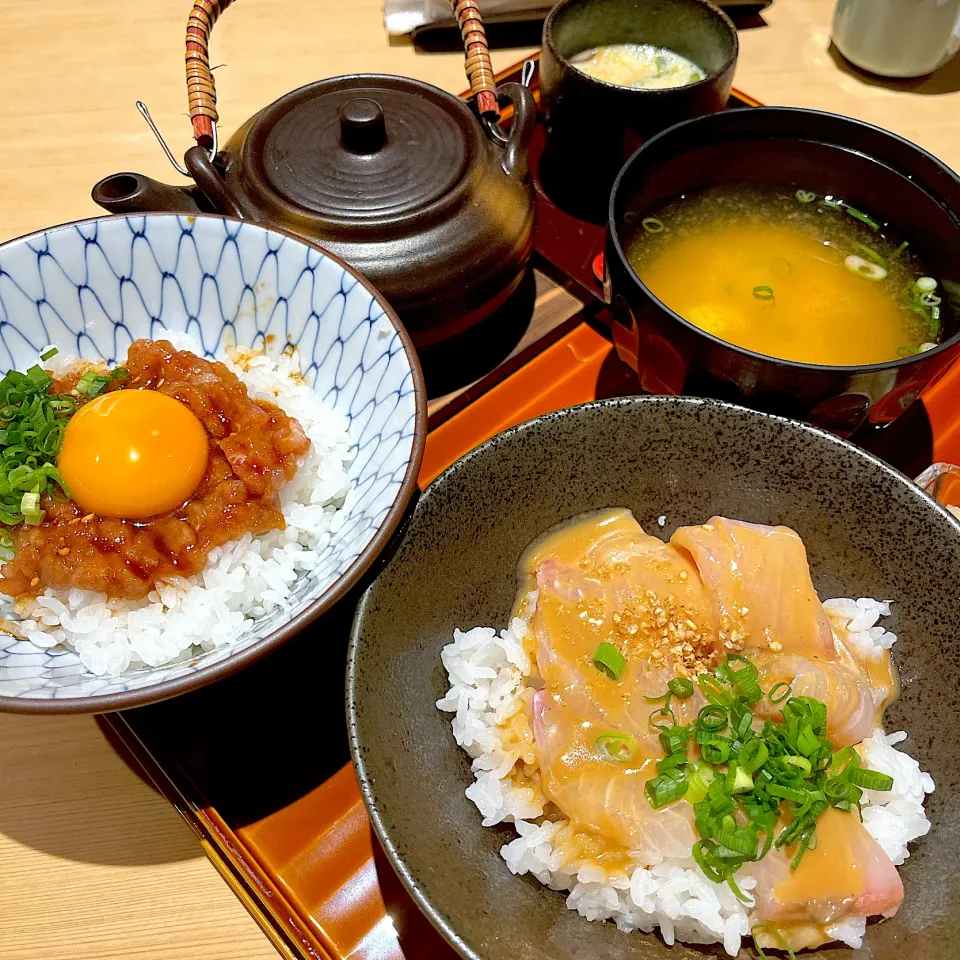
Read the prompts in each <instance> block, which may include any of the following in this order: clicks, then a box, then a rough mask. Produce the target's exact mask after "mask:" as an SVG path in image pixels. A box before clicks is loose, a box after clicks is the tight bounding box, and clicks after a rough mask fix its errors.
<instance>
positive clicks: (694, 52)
mask: <svg viewBox="0 0 960 960" xmlns="http://www.w3.org/2000/svg"><path fill="white" fill-rule="evenodd" d="M545 37H546V38H547V41H548V42H549V43H550V44H551V45H552V47H553V49H554V50H555V52H556V53H557V54H558V55H559V56H560V57H562V58H563V59H565V60H569V58H570V57H573V56H576V54H578V53H581V52H582V51H584V50H588V49H590V48H592V47H599V46H601V45H604V44H608V43H651V44H653V45H654V46H658V47H667V48H668V49H669V50H672V51H673V52H674V53H679V54H680V55H681V56H684V57H686V58H687V59H688V60H692V61H693V62H694V63H695V64H697V66H698V67H700V68H701V69H702V70H703V71H704V72H705V73H706V74H707V76H708V77H709V76H710V75H711V74H714V75H715V74H718V73H720V72H721V71H722V70H724V69H725V68H726V67H728V66H729V65H730V61H731V59H732V58H733V57H735V56H736V53H737V35H736V30H734V29H733V28H732V25H731V24H730V21H729V20H727V18H726V17H724V16H723V15H722V14H721V13H719V11H718V10H717V9H716V8H715V7H713V6H711V5H710V4H707V3H704V2H702V0H569V2H566V3H561V4H560V5H558V6H557V8H556V9H555V10H554V12H553V13H552V14H551V15H550V18H549V20H548V22H547V24H546V25H545ZM598 82H602V81H598ZM701 82H703V81H701ZM634 92H636V93H638V94H640V95H641V96H642V95H643V94H648V95H649V94H650V93H662V90H661V91H651V90H643V89H638V90H635V91H634Z"/></svg>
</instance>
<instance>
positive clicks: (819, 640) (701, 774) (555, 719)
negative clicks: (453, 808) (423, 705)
mask: <svg viewBox="0 0 960 960" xmlns="http://www.w3.org/2000/svg"><path fill="white" fill-rule="evenodd" d="M890 613H891V607H890V603H889V602H887V601H884V600H874V599H871V598H859V599H848V598H839V599H833V600H827V601H825V602H823V603H821V602H820V600H819V598H818V597H817V595H816V592H815V590H814V587H813V584H812V582H811V580H810V574H809V570H808V567H807V561H806V555H805V551H804V548H803V544H802V541H801V540H800V538H799V537H798V536H797V535H796V534H795V533H794V532H793V531H791V530H787V529H786V528H784V527H760V526H757V525H752V524H743V523H740V522H738V521H728V520H724V519H723V518H713V519H712V520H710V521H708V522H707V523H706V524H703V525H700V526H696V527H687V528H681V529H680V530H678V531H677V533H675V534H674V536H673V538H672V539H671V540H670V542H669V543H666V544H665V543H663V542H662V541H660V540H659V539H658V538H656V537H650V536H648V535H647V534H646V533H644V532H643V531H642V530H641V529H640V527H639V525H638V524H637V523H636V521H635V520H634V519H633V517H632V515H630V513H629V512H628V511H625V510H609V511H601V512H597V513H594V514H589V515H585V516H584V517H582V518H576V519H575V520H573V521H571V522H570V524H569V525H567V526H566V527H564V528H561V529H559V530H554V531H551V532H549V533H548V534H545V535H544V537H542V538H540V539H539V540H538V541H536V542H535V543H534V544H533V545H531V547H530V548H529V549H528V550H527V552H526V554H525V556H524V558H523V560H522V562H521V584H520V591H519V594H518V599H517V602H516V604H515V609H514V612H513V616H512V618H511V620H510V622H509V624H508V625H507V627H506V629H503V630H499V631H498V630H497V629H495V628H494V627H490V626H476V627H473V628H472V629H468V630H456V631H455V633H454V637H453V641H452V642H451V643H450V644H448V645H447V646H446V647H444V649H443V651H442V661H443V665H444V667H445V669H446V672H447V675H448V678H449V684H450V686H449V690H448V691H447V693H446V695H445V696H444V697H443V698H442V699H441V700H439V701H438V703H437V706H438V707H439V708H440V709H441V710H443V711H447V712H449V713H452V714H453V718H452V727H453V735H454V737H455V739H456V742H457V743H458V744H459V746H460V747H462V748H463V749H464V750H465V751H466V752H467V754H469V756H470V757H471V758H473V762H472V771H473V782H472V783H471V784H470V785H469V787H467V789H466V796H467V797H468V798H469V799H470V800H471V801H472V802H473V803H474V805H475V806H476V807H477V809H478V811H479V813H480V815H481V818H482V820H481V822H482V824H483V826H485V827H490V826H493V825H495V824H499V823H511V824H513V827H514V829H515V830H516V833H517V836H516V838H515V839H514V840H512V841H510V842H509V843H506V844H505V845H504V846H503V847H502V849H501V855H502V856H503V859H504V861H505V862H506V866H507V868H508V869H509V870H510V871H511V872H512V873H514V874H518V875H522V874H530V875H531V876H534V877H536V878H537V879H538V880H539V881H540V882H541V883H543V884H545V885H546V886H548V887H550V888H551V889H552V890H556V891H565V892H566V903H567V906H568V907H569V908H570V909H571V910H575V911H577V912H578V913H580V914H581V916H583V917H584V918H585V919H587V920H611V921H613V922H614V923H616V925H617V927H618V928H619V929H620V930H622V931H623V932H625V933H629V932H632V931H642V932H645V933H650V932H652V931H654V930H655V929H658V930H659V933H660V935H661V936H662V937H663V939H664V940H665V942H666V943H668V944H672V943H674V942H675V941H676V940H681V941H685V942H688V943H720V944H722V945H723V948H724V949H725V951H726V952H727V953H728V954H729V955H731V956H735V955H736V954H737V952H738V950H739V949H740V945H741V941H742V940H743V938H745V937H750V936H751V935H752V936H753V937H754V939H755V941H756V942H757V944H758V946H760V947H761V948H763V949H769V948H773V949H792V950H800V949H804V948H814V947H817V946H820V945H822V944H824V943H827V942H830V941H841V942H843V943H846V944H847V945H849V946H851V947H853V948H858V947H860V946H861V945H862V942H863V936H864V932H865V929H866V924H867V920H868V918H869V917H871V916H876V915H881V916H892V915H893V914H894V913H896V911H897V909H898V907H899V906H900V903H901V901H902V899H903V897H904V890H903V885H902V883H901V880H900V877H899V876H898V873H897V870H896V867H897V866H898V865H900V864H902V863H903V862H904V860H905V859H906V858H907V857H908V856H909V855H910V854H909V849H908V844H909V843H911V842H912V841H914V840H916V839H917V838H919V837H921V836H923V835H925V834H926V833H927V831H928V830H929V829H930V822H929V820H928V819H927V817H926V816H925V814H924V810H923V803H924V799H925V797H926V795H927V794H928V793H930V792H932V791H933V789H934V783H933V780H932V778H931V777H930V776H929V774H927V773H924V772H922V771H921V769H920V766H919V764H918V763H917V761H916V760H914V759H913V758H912V757H910V756H909V755H907V754H906V753H904V752H902V751H901V750H899V749H897V745H898V744H900V743H901V742H902V741H903V740H904V739H905V738H906V736H907V734H906V733H905V732H902V731H899V732H895V733H891V734H887V733H885V732H884V730H883V729H882V716H883V710H884V708H885V707H886V706H887V705H888V704H889V703H890V702H892V700H893V699H894V698H895V697H896V694H897V690H898V687H897V679H896V673H895V668H894V667H893V665H892V662H891V660H890V654H889V651H890V648H891V647H892V645H893V644H894V642H895V641H896V639H897V638H896V636H895V635H894V634H892V633H889V632H888V631H886V630H885V629H884V627H883V626H882V625H881V624H880V619H881V617H885V616H889V615H890ZM604 646H607V647H612V648H615V649H614V653H613V654H611V653H610V652H609V650H608V651H607V652H606V653H604V654H602V655H601V648H602V647H604ZM744 664H748V665H749V669H747V668H745V667H744ZM737 671H746V672H740V673H737ZM751 671H752V673H751ZM734 676H737V677H738V678H739V682H740V683H742V684H743V687H739V686H737V682H738V681H736V680H733V679H732V678H733V677H734ZM705 677H710V678H713V679H711V680H705V679H704V678H705ZM717 678H719V679H717ZM751 678H752V679H753V680H755V681H756V682H757V684H758V685H759V689H758V690H757V691H754V692H753V693H752V694H748V695H745V696H737V694H738V693H742V692H743V691H745V690H749V689H750V688H751ZM665 691H666V692H669V691H675V694H674V695H673V696H672V697H671V696H667V695H666V693H665ZM725 698H726V699H725ZM747 703H749V705H750V710H747V709H746V705H747ZM711 704H712V705H713V709H712V713H713V717H714V719H715V718H716V716H717V715H718V712H719V713H722V712H723V710H724V709H726V711H727V718H728V720H729V722H730V727H729V728H727V729H726V733H727V734H729V736H728V737H726V738H724V737H723V736H722V735H721V736H720V737H719V738H714V737H711V736H700V737H695V734H702V733H703V730H702V729H701V727H700V726H698V724H699V723H700V719H699V718H701V717H703V716H704V710H705V708H708V709H707V715H708V716H709V715H710V714H711V709H709V708H711ZM718 704H727V706H726V707H723V706H719V707H718ZM787 704H790V706H787ZM817 704H819V706H817ZM802 710H811V711H812V712H813V714H814V715H816V711H817V710H822V711H823V718H824V719H823V724H822V727H821V734H820V737H819V742H820V744H821V747H822V748H823V749H824V750H826V751H827V753H826V754H818V753H817V752H816V750H815V748H814V747H813V746H809V748H808V749H807V748H805V749H807V753H806V754H805V755H806V756H807V757H811V758H813V759H814V764H813V769H810V767H811V764H810V763H809V762H808V761H806V760H805V759H804V755H801V753H799V752H798V753H797V756H788V760H789V763H791V764H794V765H795V766H796V767H797V768H798V769H799V773H798V776H797V779H796V781H795V783H796V784H797V785H798V787H804V784H807V785H808V786H809V794H810V797H812V798H813V801H812V802H813V803H814V804H815V805H816V806H815V808H814V809H813V811H812V812H811V810H810V803H811V800H810V799H809V798H806V799H804V801H803V802H802V803H801V794H800V793H796V792H794V793H791V791H790V789H787V790H786V791H785V793H784V791H783V790H779V792H778V791H777V790H774V791H773V793H774V794H775V796H774V801H773V803H774V805H775V806H774V809H778V810H779V815H778V814H774V816H773V819H774V820H775V821H777V826H776V831H774V830H773V829H772V828H771V826H770V822H769V820H768V821H767V828H766V832H768V833H771V838H770V841H768V842H767V843H766V844H765V846H763V849H762V850H761V849H759V848H758V849H756V850H755V851H750V852H749V853H743V852H742V851H741V853H740V855H739V856H738V854H737V853H736V852H735V851H730V850H726V851H724V850H723V849H719V848H718V846H717V845H716V843H715V842H714V841H713V840H711V839H709V830H710V829H711V827H710V823H709V816H708V813H707V812H708V811H709V809H711V808H710V803H711V800H710V798H711V797H720V798H721V802H725V803H727V804H728V808H729V809H730V810H731V811H734V812H733V813H731V814H727V816H728V817H730V819H729V820H727V821H724V822H725V823H726V824H727V827H729V830H730V831H731V832H730V833H729V834H723V836H724V837H726V836H728V835H729V836H733V835H734V833H739V834H743V833H744V832H745V833H746V834H747V835H748V836H749V835H750V834H751V830H752V831H753V835H754V838H756V833H757V832H758V831H759V834H760V839H761V845H762V844H763V839H764V837H765V834H764V832H763V830H762V828H761V827H760V826H758V824H759V823H760V821H761V820H762V811H761V810H760V805H761V803H762V801H763V800H764V797H766V801H767V803H768V809H769V796H767V795H766V794H765V792H764V791H765V790H767V789H770V787H769V783H770V782H771V781H772V780H773V779H774V775H773V773H770V772H769V771H774V772H775V770H776V769H777V767H776V764H777V763H780V761H779V760H776V761H775V760H772V759H771V760H765V759H764V755H766V754H771V755H775V754H776V753H777V746H776V745H777V744H778V743H783V742H787V741H788V740H789V737H790V735H791V732H790V729H788V726H789V724H788V722H787V720H786V719H785V718H786V717H787V716H795V715H796V714H797V712H798V711H801V712H802ZM745 712H746V713H747V714H748V715H749V717H750V719H749V721H747V722H746V723H745V724H741V725H740V728H739V731H740V732H739V733H735V732H734V730H733V725H734V721H735V720H736V718H737V717H741V719H742V715H743V714H744V713H745ZM661 713H662V714H663V716H661V715H660V714H661ZM651 714H653V715H652V716H651ZM814 726H816V724H814ZM747 727H749V728H750V729H749V730H748V729H747ZM791 729H793V728H791ZM684 731H686V732H684ZM809 733H810V731H807V733H806V734H802V735H803V736H807V735H808V734H809ZM793 736H794V741H792V742H796V730H795V729H793ZM676 737H679V738H680V739H679V740H677V741H676V743H675V742H674V739H672V738H676ZM711 739H712V740H714V741H715V743H714V744H713V750H714V752H713V754H711V753H710V749H711V747H708V746H702V745H701V741H702V743H703V744H706V743H707V741H709V740H711ZM724 739H725V740H726V746H724V747H723V751H726V750H728V749H732V750H733V751H734V752H735V756H734V757H733V758H729V757H726V756H724V754H723V753H722V752H721V753H720V754H717V752H716V744H717V743H719V742H720V740H724ZM748 741H756V742H755V743H754V744H753V746H752V747H751V748H749V749H747V748H746V747H745V744H746V743H747V742H748ZM611 743H613V745H614V748H616V749H619V750H621V751H622V752H621V753H617V752H611V750H612V748H611V746H610V744H611ZM678 744H679V746H678ZM668 746H670V747H671V749H673V750H674V752H673V753H670V752H669V751H668V749H667V747H668ZM768 748H769V749H768ZM737 751H739V752H737ZM787 753H788V754H790V751H789V750H788V751H787ZM748 754H749V755H750V757H751V758H752V759H753V763H751V762H749V761H748V760H747V755H748ZM707 756H709V757H712V760H713V761H715V762H713V763H708V762H706V760H705V757H707ZM819 756H826V759H825V760H822V761H818V760H817V758H818V757H819ZM721 757H722V759H720V758H721ZM740 758H742V759H743V766H744V769H743V770H742V771H738V770H737V769H736V767H737V764H738V763H739V762H740ZM758 759H759V760H760V762H759V763H757V762H756V761H757V760H758ZM782 766H783V765H782V764H781V767H780V768H782ZM671 768H675V770H676V771H679V772H676V773H675V774H671V773H670V769H671ZM731 768H733V772H731V773H730V776H729V777H727V776H726V774H727V772H729V771H730V770H731ZM748 770H749V772H748ZM764 771H768V772H767V773H764ZM658 773H659V775H658ZM671 777H673V779H672V780H671ZM754 778H756V780H755V782H754ZM804 778H805V779H804ZM735 780H736V784H737V785H736V787H731V784H733V783H734V781H735ZM741 780H742V781H743V782H741ZM659 781H663V782H662V783H660V784H659V786H658V782H659ZM681 781H682V783H681ZM677 783H679V784H680V786H675V784H677ZM857 784H864V786H863V787H859V786H857ZM711 785H713V793H711V792H710V788H711ZM827 785H828V786H827ZM780 786H782V781H781V783H780ZM660 787H663V788H664V789H665V790H666V793H665V795H664V796H660V794H659V793H658V792H657V791H658V790H659V789H660ZM721 787H722V789H721ZM724 789H725V790H727V793H726V794H725V795H722V794H723V790H724ZM818 790H819V791H820V792H817V791H818ZM825 790H826V796H825V795H824V791H825ZM780 794H784V797H785V799H784V801H783V804H784V805H783V807H782V808H777V807H776V804H777V803H779V802H780V800H779V796H780ZM786 796H789V797H791V798H792V799H791V800H790V803H789V806H788V803H787V800H786ZM661 801H662V802H661ZM819 801H822V802H819ZM804 804H806V809H805V807H804ZM814 814H815V816H814ZM718 816H719V815H718ZM778 816H779V819H777V817H778ZM751 817H755V818H756V821H755V822H753V823H752V822H751ZM804 818H806V819H804ZM794 819H796V820H797V825H796V826H797V829H799V828H800V826H801V825H802V824H801V823H800V822H801V821H802V822H803V824H807V826H806V827H805V831H806V832H805V833H803V834H802V836H803V837H804V839H803V841H802V843H801V842H798V841H793V840H791V838H790V837H784V838H783V839H782V840H781V841H777V840H776V839H775V838H776V837H779V836H780V834H781V833H783V832H785V831H786V829H787V827H788V826H789V825H790V824H791V823H792V822H793V820H794ZM808 821H809V823H808ZM724 829H727V828H726V827H725V828H724ZM704 831H707V833H705V832H704ZM728 842H730V843H733V841H732V840H731V841H728ZM720 846H721V847H722V845H720ZM747 847H749V844H747ZM747 847H744V848H743V849H744V850H746V849H747ZM801 848H802V849H801ZM718 849H719V855H720V856H721V858H722V855H723V854H724V852H725V853H726V854H732V857H733V859H732V860H731V863H732V864H733V865H734V866H731V867H729V868H727V869H726V871H725V870H724V868H723V867H722V863H723V861H722V859H720V860H717V859H711V855H710V851H713V852H714V854H716V853H717V851H718ZM705 854H706V856H704V855H705ZM718 864H720V865H719V866H718ZM906 896H909V891H907V892H906Z"/></svg>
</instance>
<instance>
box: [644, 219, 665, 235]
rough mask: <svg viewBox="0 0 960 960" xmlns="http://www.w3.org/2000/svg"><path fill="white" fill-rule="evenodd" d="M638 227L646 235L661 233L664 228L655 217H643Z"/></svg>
mask: <svg viewBox="0 0 960 960" xmlns="http://www.w3.org/2000/svg"><path fill="white" fill-rule="evenodd" d="M640 226H642V227H643V229H644V230H646V231H647V233H663V231H664V226H663V224H662V223H661V222H660V221H659V220H658V219H657V218H656V217H644V218H643V219H642V220H641V221H640Z"/></svg>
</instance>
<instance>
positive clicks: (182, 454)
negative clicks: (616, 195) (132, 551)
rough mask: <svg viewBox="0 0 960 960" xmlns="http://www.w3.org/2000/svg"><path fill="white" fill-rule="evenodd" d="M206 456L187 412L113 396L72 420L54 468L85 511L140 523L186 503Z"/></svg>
mask: <svg viewBox="0 0 960 960" xmlns="http://www.w3.org/2000/svg"><path fill="white" fill-rule="evenodd" d="M207 453H208V442H207V433H206V431H205V430H204V428H203V424H202V423H201V422H200V421H199V420H198V419H197V417H196V416H195V415H194V413H193V412H192V411H191V410H190V408H189V407H187V406H186V405H185V404H182V403H181V402H180V401H179V400H175V399H174V398H173V397H169V396H167V395H166V394H165V393H157V391H156V390H117V391H114V392H113V393H107V394H104V395H103V396H102V397H97V398H96V399H95V400H91V401H90V402H89V403H87V404H84V405H83V406H82V407H81V408H80V409H79V410H78V411H77V412H76V413H75V414H74V415H73V416H72V417H71V418H70V422H69V423H68V424H67V429H66V430H65V431H64V435H63V445H62V447H61V448H60V456H59V457H58V458H57V466H58V467H59V469H60V474H61V476H62V477H63V479H64V481H66V484H67V486H68V487H69V488H70V496H71V499H72V500H73V501H74V502H75V503H76V504H78V505H79V506H80V507H81V508H82V509H83V510H86V511H87V512H88V513H95V514H97V515H98V516H102V517H119V518H120V519H122V520H145V519H147V518H148V517H153V516H156V515H157V514H159V513H166V512H168V511H170V510H173V509H174V508H175V507H179V506H180V505H181V504H182V503H183V502H184V501H185V500H187V499H189V497H190V496H191V494H192V493H193V492H194V491H195V490H196V489H197V486H198V485H199V483H200V481H201V480H202V479H203V474H204V472H205V471H206V469H207Z"/></svg>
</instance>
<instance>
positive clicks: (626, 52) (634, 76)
mask: <svg viewBox="0 0 960 960" xmlns="http://www.w3.org/2000/svg"><path fill="white" fill-rule="evenodd" d="M570 62H571V63H572V64H573V65H574V66H575V67H576V68H577V69H578V70H579V71H580V72H581V73H585V74H587V76H590V77H593V78H594V79H595V80H603V81H605V82H606V83H615V84H616V85H617V86H619V87H642V88H645V89H655V88H658V87H659V88H662V87H685V86H686V85H687V84H689V83H696V82H697V81H698V80H702V79H703V78H704V77H705V76H706V73H704V71H703V70H701V69H700V67H698V66H697V65H696V64H695V63H694V62H693V61H692V60H688V59H687V58H686V57H681V56H680V54H679V53H674V52H673V51H672V50H668V49H667V48H666V47H656V46H654V45H653V44H652V43H608V44H604V45H603V46H601V47H592V48H591V49H589V50H584V51H582V52H581V53H578V54H577V55H576V56H575V57H571V58H570Z"/></svg>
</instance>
